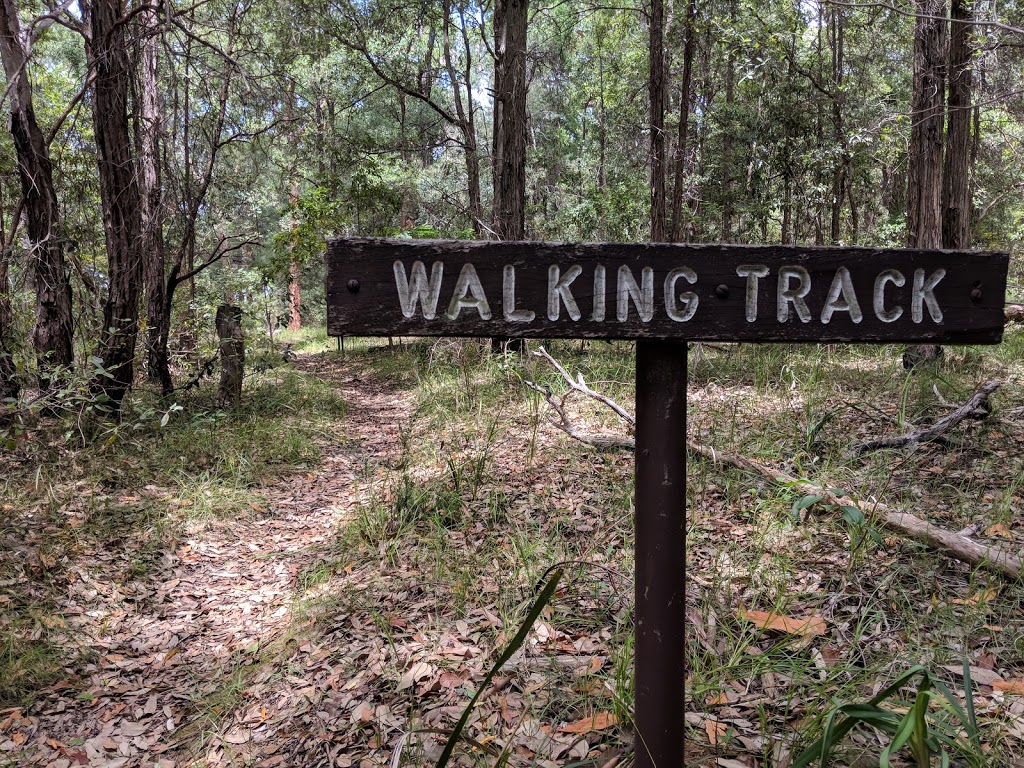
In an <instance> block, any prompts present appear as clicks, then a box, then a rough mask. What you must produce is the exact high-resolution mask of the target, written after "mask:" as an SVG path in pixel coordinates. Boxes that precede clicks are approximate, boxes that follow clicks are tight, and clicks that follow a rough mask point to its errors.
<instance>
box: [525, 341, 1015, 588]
mask: <svg viewBox="0 0 1024 768" xmlns="http://www.w3.org/2000/svg"><path fill="white" fill-rule="evenodd" d="M534 354H536V355H538V356H539V357H543V358H544V359H545V360H548V361H550V362H551V363H552V364H553V365H554V366H555V368H556V370H558V372H559V373H560V374H561V375H562V378H563V379H565V381H566V382H567V383H568V384H569V387H570V393H571V392H572V391H576V392H580V393H582V394H585V395H587V396H588V397H594V395H593V394H591V393H592V392H593V390H591V389H590V388H589V387H587V386H586V384H585V383H584V382H583V380H582V377H580V378H579V381H577V380H575V379H573V378H572V376H570V375H569V373H568V371H566V370H565V369H564V368H563V367H562V366H561V365H559V364H557V363H556V362H555V361H554V359H553V358H552V357H551V356H550V355H549V354H548V353H547V352H545V351H544V350H543V349H541V350H540V351H539V352H536V353H534ZM526 384H527V386H528V387H530V388H531V389H533V390H535V391H537V392H540V393H541V394H543V395H544V397H545V400H547V402H548V404H549V405H550V406H551V407H552V409H553V410H554V411H555V413H557V414H558V418H557V419H551V420H550V423H551V424H552V425H553V426H555V427H556V428H558V429H560V430H562V431H563V432H565V433H566V434H567V435H569V436H570V437H572V438H573V439H575V440H579V441H580V442H583V443H586V444H587V445H592V446H595V447H597V448H605V449H606V448H634V447H635V446H636V442H635V441H634V439H633V438H632V437H630V436H628V435H613V434H604V433H600V434H595V433H588V432H584V431H582V430H580V429H579V428H578V427H577V426H576V425H574V424H573V423H572V420H571V419H570V418H569V416H568V414H567V413H566V411H565V398H566V397H567V395H566V396H563V397H562V399H561V400H560V401H559V400H557V399H556V398H555V397H554V395H553V394H552V393H551V390H549V389H547V388H546V387H541V386H539V385H537V384H535V383H534V382H532V381H528V382H526ZM990 385H992V386H991V389H988V390H987V391H986V388H987V387H989V386H990ZM998 386H999V383H998V382H991V381H990V382H987V383H986V384H985V385H983V386H982V387H981V388H980V389H979V390H978V392H977V393H975V395H976V396H977V395H978V394H979V393H983V392H984V393H985V397H987V396H988V394H991V392H993V391H995V389H996V388H997V387H998ZM595 394H596V393H595ZM595 399H597V400H599V401H600V402H602V403H604V404H605V405H608V407H610V408H612V410H614V411H615V412H616V413H618V414H619V415H620V416H622V417H623V419H624V420H625V421H626V423H627V424H629V425H630V427H632V426H633V425H634V423H635V421H634V419H633V416H632V414H630V413H629V412H628V411H625V410H624V409H623V408H622V407H621V406H619V405H618V404H617V403H614V401H612V400H611V399H610V398H608V397H607V396H605V395H601V396H600V397H596V398H595ZM974 400H975V398H974V397H972V398H971V400H969V401H968V402H967V403H965V404H964V405H963V406H961V408H960V409H958V411H960V410H966V411H967V412H966V413H965V414H964V415H962V416H960V419H958V420H957V421H959V420H961V419H963V418H965V417H966V416H967V415H968V414H969V413H970V410H973V408H971V409H969V410H968V409H967V407H968V406H969V405H971V403H972V402H973V401H974ZM977 406H978V404H977V403H976V404H975V405H974V407H977ZM953 415H955V414H950V416H948V417H946V419H949V418H950V417H951V416H953ZM940 421H941V420H940ZM955 423H956V422H953V424H955ZM949 426H952V424H949V425H948V426H947V427H946V429H948V428H949ZM933 429H934V427H933ZM686 447H687V450H689V451H690V452H692V453H694V454H697V455H698V456H703V457H704V458H706V459H709V460H710V461H712V462H714V463H716V464H729V465H732V466H734V467H737V468H739V469H742V470H745V471H748V472H753V473H755V474H758V475H761V476H762V477H764V478H767V479H768V480H771V481H772V482H774V483H779V484H781V485H786V486H788V487H791V488H794V489H796V490H798V491H800V492H801V493H804V494H807V495H813V496H821V500H822V501H824V502H825V503H827V504H832V505H834V506H835V507H838V508H841V507H844V506H850V507H856V508H857V509H859V510H860V511H861V513H863V515H864V517H865V519H867V520H870V521H871V522H872V523H874V524H876V525H878V526H879V527H881V528H883V529H886V530H889V531H892V532H893V533H898V534H901V535H904V536H907V537H908V538H911V539H913V540H915V541H920V542H922V543H924V544H926V545H928V546H930V547H932V548H934V549H938V550H940V551H942V552H945V553H947V554H948V555H949V556H950V557H952V558H954V559H956V560H960V561H961V562H964V563H969V564H971V565H976V566H978V567H980V568H984V569H986V570H988V571H992V572H993V573H997V574H999V575H1000V576H1005V577H1007V578H1010V579H1019V578H1020V577H1021V560H1020V558H1018V557H1017V556H1016V555H1013V554H1011V553H1009V552H1007V551H1006V550H1004V549H1001V548H999V547H992V546H986V545H984V544H979V543H978V542H976V541H973V540H971V539H969V538H967V537H966V536H963V535H961V534H959V533H954V532H953V531H948V530H946V529H945V528H941V527H939V526H936V525H933V524H932V523H929V522H928V521H927V520H922V519H921V518H919V517H916V516H914V515H911V514H910V513H908V512H899V511H897V510H895V509H892V508H891V507H889V506H887V505H886V504H883V503H882V502H879V501H857V500H855V499H853V498H851V497H849V496H845V495H841V494H839V493H836V492H835V491H832V490H829V489H828V488H825V487H823V486H820V485H818V484H817V483H812V482H810V481H808V480H803V479H800V478H797V477H793V476H792V475H789V474H786V473H785V472H781V471H778V470H774V469H772V468H771V467H768V466H766V465H764V464H762V463H760V462H758V461H754V460H753V459H748V458H746V457H745V456H740V455H738V454H733V453H724V452H722V451H717V450H715V449H714V448H709V447H707V446H705V445H701V444H700V443H697V442H695V441H693V440H688V441H687V443H686Z"/></svg>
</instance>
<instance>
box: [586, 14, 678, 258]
mask: <svg viewBox="0 0 1024 768" xmlns="http://www.w3.org/2000/svg"><path fill="white" fill-rule="evenodd" d="M696 18H697V3H696V0H687V3H686V18H685V19H684V21H683V34H684V35H685V37H686V42H684V43H683V81H682V83H681V84H680V87H679V89H680V93H679V135H678V136H677V138H676V156H675V180H674V182H673V184H672V235H671V239H672V242H679V241H680V240H681V239H682V236H683V186H684V182H685V180H686V151H687V140H688V138H689V127H690V101H691V97H690V92H691V90H692V87H693V50H694V47H695V46H696V37H697V35H696V31H695V30H694V26H695V22H696ZM602 150H603V146H602Z"/></svg>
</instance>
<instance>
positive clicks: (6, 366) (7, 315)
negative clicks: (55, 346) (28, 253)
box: [0, 249, 21, 401]
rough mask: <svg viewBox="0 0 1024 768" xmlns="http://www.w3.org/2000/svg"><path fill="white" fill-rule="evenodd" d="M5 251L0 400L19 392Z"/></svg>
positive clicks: (0, 284)
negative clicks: (12, 345)
mask: <svg viewBox="0 0 1024 768" xmlns="http://www.w3.org/2000/svg"><path fill="white" fill-rule="evenodd" d="M7 267H8V260H7V251H6V249H5V250H3V251H0V401H2V400H6V399H9V398H10V399H15V398H17V397H18V395H19V394H20V393H21V383H20V382H19V381H18V375H17V370H16V369H15V367H14V360H13V359H12V354H11V353H12V349H11V344H10V337H11V326H12V325H13V323H14V314H13V312H12V310H11V300H10V296H9V294H8V291H9V287H8V284H7Z"/></svg>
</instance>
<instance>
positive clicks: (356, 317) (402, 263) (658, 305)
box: [327, 238, 1009, 344]
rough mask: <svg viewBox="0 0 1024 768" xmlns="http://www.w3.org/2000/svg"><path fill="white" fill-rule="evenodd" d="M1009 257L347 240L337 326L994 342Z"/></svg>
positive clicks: (335, 279)
mask: <svg viewBox="0 0 1024 768" xmlns="http://www.w3.org/2000/svg"><path fill="white" fill-rule="evenodd" d="M1008 264H1009V257H1008V255H1007V254H1005V253H984V252H959V251H921V250H901V249H881V248H821V247H816V248H810V247H808V248H802V247H795V246H785V247H784V246H740V245H688V244H686V245H684V244H605V243H600V244H598V243H586V244H583V243H535V242H491V241H488V242H478V241H466V240H383V239H366V238H359V239H353V238H348V239H346V238H338V239H334V240H331V241H330V242H329V244H328V249H327V329H328V333H330V334H331V335H332V336H385V335H387V336H392V335H393V336H508V337H525V338H603V339H644V338H646V339H687V340H690V341H711V340H719V341H806V342H828V341H864V342H866V341H882V342H915V341H926V340H927V341H934V342H939V343H957V344H994V343H998V342H999V340H1000V339H1001V337H1002V331H1003V301H1004V295H1005V291H1006V273H1007V268H1008Z"/></svg>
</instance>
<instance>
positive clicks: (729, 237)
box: [721, 5, 736, 243]
mask: <svg viewBox="0 0 1024 768" xmlns="http://www.w3.org/2000/svg"><path fill="white" fill-rule="evenodd" d="M729 18H730V23H734V22H735V20H736V13H735V7H734V6H732V5H730V14H729ZM735 101H736V54H735V52H734V51H733V50H732V49H731V48H730V49H729V58H728V61H727V62H726V70H725V120H726V125H725V127H724V131H723V133H724V135H723V137H722V159H721V167H722V173H723V178H722V242H723V243H731V242H732V241H733V238H734V234H733V228H734V226H735V216H734V211H733V196H734V194H735V192H736V180H735V179H734V178H733V168H732V164H733V157H732V156H733V146H732V145H733V131H734V126H733V120H734V116H733V109H732V108H733V105H734V104H735Z"/></svg>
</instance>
